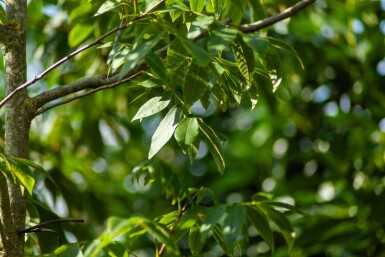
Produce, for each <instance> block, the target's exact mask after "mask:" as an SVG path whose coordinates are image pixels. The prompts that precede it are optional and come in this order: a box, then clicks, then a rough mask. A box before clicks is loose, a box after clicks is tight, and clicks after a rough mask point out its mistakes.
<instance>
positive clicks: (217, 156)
mask: <svg viewBox="0 0 385 257" xmlns="http://www.w3.org/2000/svg"><path fill="white" fill-rule="evenodd" d="M198 122H199V129H200V130H201V132H202V135H203V137H204V138H205V140H206V143H207V146H208V148H209V151H210V153H211V155H212V156H213V157H214V160H215V163H216V164H217V167H218V171H219V173H220V174H223V173H224V171H225V158H224V156H223V151H222V147H221V144H220V139H219V137H218V136H217V135H216V134H215V132H214V131H213V129H212V128H210V127H209V126H207V125H206V124H205V123H204V122H203V120H201V119H199V120H198Z"/></svg>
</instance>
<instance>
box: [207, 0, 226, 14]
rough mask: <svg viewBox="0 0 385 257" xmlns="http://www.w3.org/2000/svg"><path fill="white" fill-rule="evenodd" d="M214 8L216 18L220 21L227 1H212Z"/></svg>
mask: <svg viewBox="0 0 385 257" xmlns="http://www.w3.org/2000/svg"><path fill="white" fill-rule="evenodd" d="M210 1H211V4H212V6H213V7H214V12H215V16H216V18H217V19H218V18H219V16H220V14H221V12H222V9H223V7H224V5H225V0H210Z"/></svg>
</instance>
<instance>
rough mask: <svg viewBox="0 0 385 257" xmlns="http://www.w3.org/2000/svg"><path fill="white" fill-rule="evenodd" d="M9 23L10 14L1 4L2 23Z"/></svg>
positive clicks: (0, 19) (0, 21)
mask: <svg viewBox="0 0 385 257" xmlns="http://www.w3.org/2000/svg"><path fill="white" fill-rule="evenodd" d="M7 23H8V15H7V12H6V11H5V10H4V7H3V6H2V5H0V25H5V24H7Z"/></svg>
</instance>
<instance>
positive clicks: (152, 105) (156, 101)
mask: <svg viewBox="0 0 385 257" xmlns="http://www.w3.org/2000/svg"><path fill="white" fill-rule="evenodd" d="M171 96H172V93H171V92H165V93H164V94H163V95H161V96H155V97H153V98H151V99H150V100H148V101H147V102H146V103H144V104H143V105H142V106H141V107H140V108H139V110H138V112H137V113H136V114H135V116H134V118H132V121H134V120H138V119H143V118H145V117H148V116H151V115H154V114H156V113H158V112H160V111H162V110H164V109H165V108H166V107H167V106H168V105H169V103H170V101H171Z"/></svg>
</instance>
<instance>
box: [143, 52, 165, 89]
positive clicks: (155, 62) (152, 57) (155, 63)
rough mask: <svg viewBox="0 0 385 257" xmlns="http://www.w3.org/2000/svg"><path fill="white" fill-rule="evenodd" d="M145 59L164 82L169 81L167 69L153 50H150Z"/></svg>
mask: <svg viewBox="0 0 385 257" xmlns="http://www.w3.org/2000/svg"><path fill="white" fill-rule="evenodd" d="M145 60H146V62H147V64H148V65H149V66H150V68H151V69H152V71H153V72H154V73H155V74H156V75H157V76H158V78H160V79H161V80H162V81H164V82H167V70H166V68H165V67H164V64H163V61H162V60H161V59H160V58H159V56H158V55H156V54H155V53H154V52H153V51H150V52H149V53H148V54H147V56H146V58H145Z"/></svg>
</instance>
